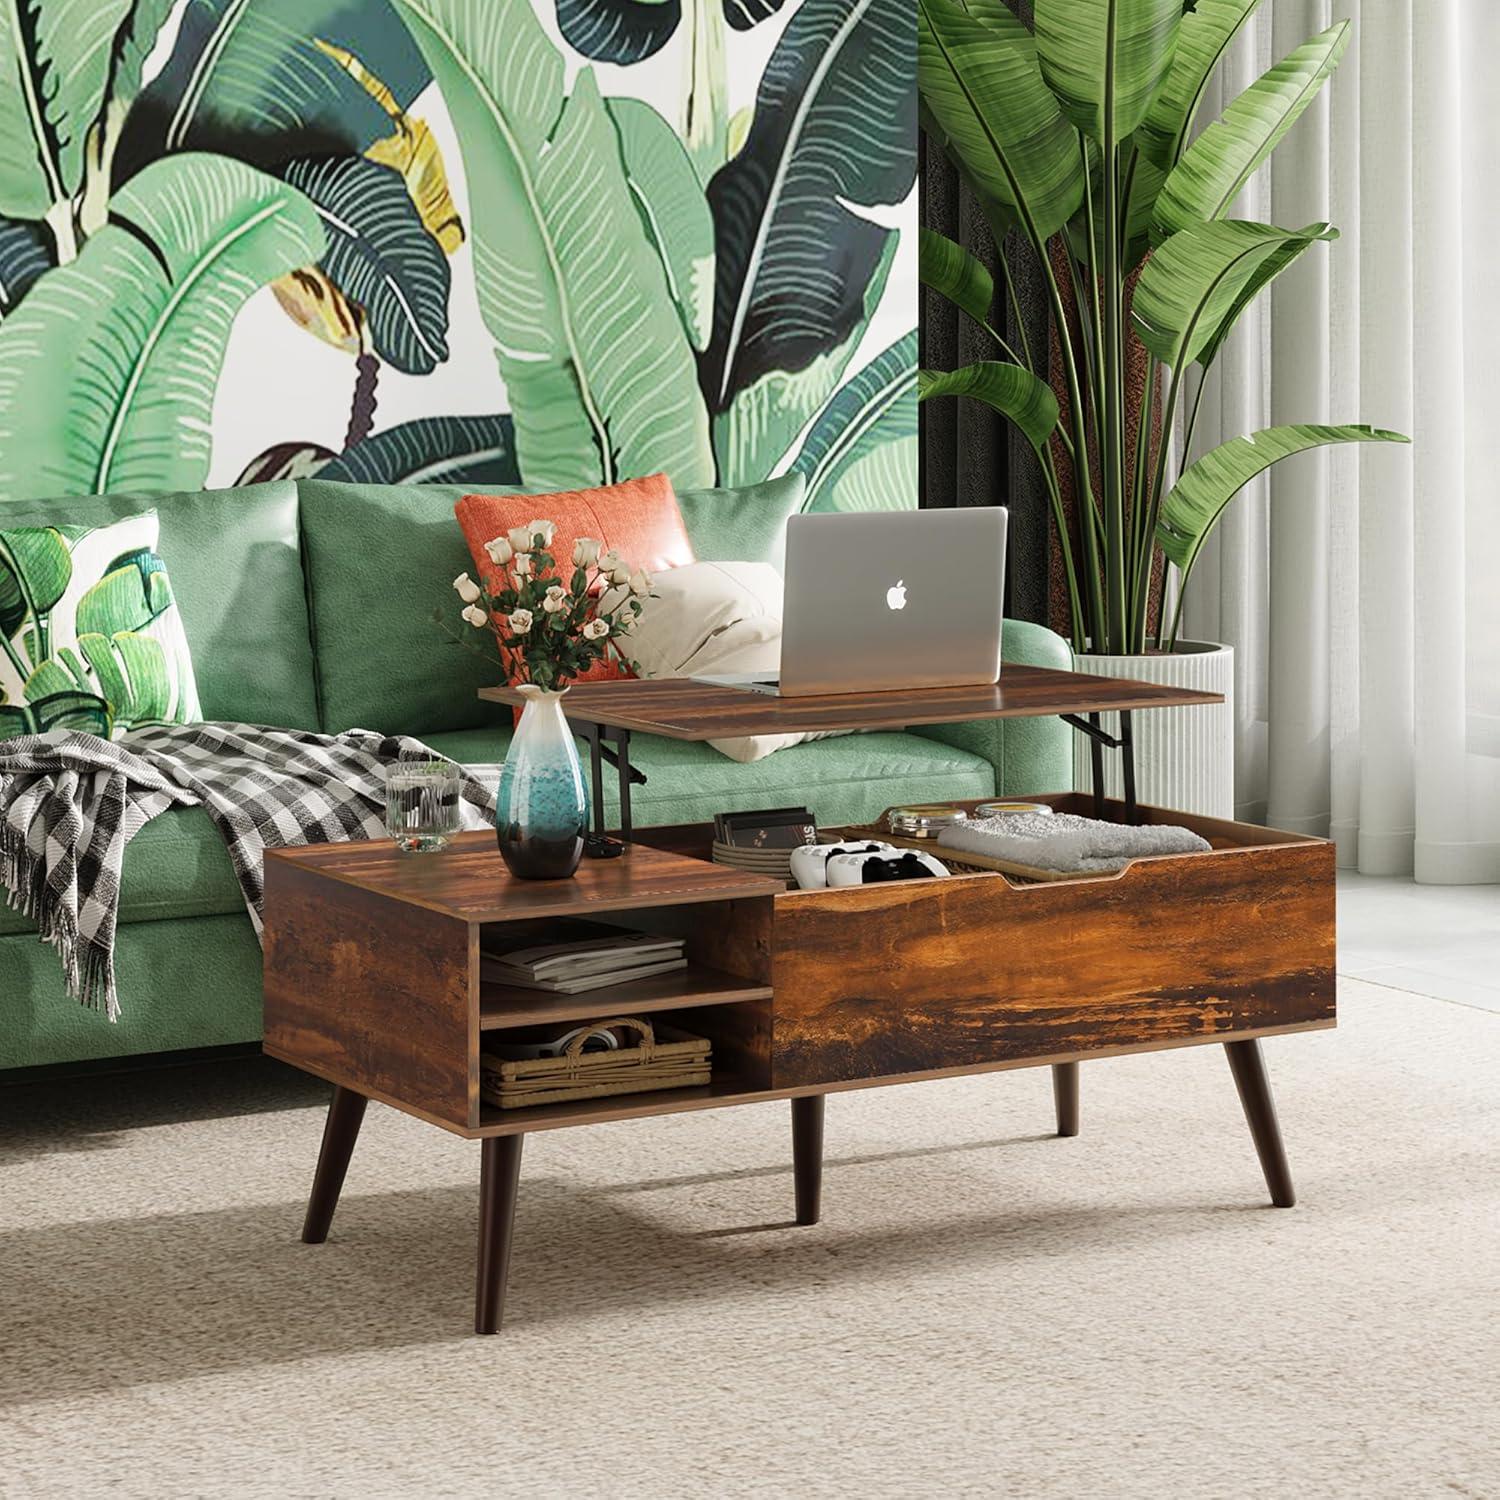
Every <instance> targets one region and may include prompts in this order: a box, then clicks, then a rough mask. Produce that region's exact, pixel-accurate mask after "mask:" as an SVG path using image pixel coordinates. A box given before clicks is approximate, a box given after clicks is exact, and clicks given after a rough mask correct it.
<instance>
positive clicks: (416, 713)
mask: <svg viewBox="0 0 1500 1500" xmlns="http://www.w3.org/2000/svg"><path fill="white" fill-rule="evenodd" d="M484 488H485V491H486V493H491V494H495V493H506V492H505V491H504V490H502V489H496V488H495V487H491V486H486V487H484ZM297 489H298V492H299V496H300V510H301V518H302V542H303V552H304V561H305V566H306V568H307V586H308V599H309V607H310V610H311V613H312V626H313V643H314V649H315V651H316V653H317V662H318V684H319V698H320V702H321V706H322V727H323V729H324V731H325V732H326V733H329V734H338V733H339V732H341V731H342V730H345V729H354V728H359V729H377V730H380V731H381V732H382V733H385V734H429V733H437V732H439V731H441V730H448V729H475V728H479V727H482V726H485V725H488V724H496V725H499V724H504V725H509V723H510V710H509V709H507V708H503V707H501V706H499V705H496V704H489V703H483V702H481V701H480V699H479V697H478V692H479V689H480V688H482V687H487V686H490V685H492V684H494V683H496V682H498V681H499V680H500V678H501V676H502V675H503V674H502V673H501V671H500V668H499V667H498V666H497V665H496V664H495V663H494V662H493V661H489V662H487V661H485V660H484V659H483V658H481V657H479V656H476V655H474V654H473V653H472V652H470V651H468V650H466V649H465V648H464V647H462V646H459V645H456V644H454V642H453V640H452V637H451V636H448V635H445V634H444V633H443V631H442V630H441V629H440V627H439V626H438V624H437V622H436V621H434V619H433V612H434V611H435V610H438V609H441V610H442V611H443V614H444V617H445V619H446V622H447V624H448V627H449V628H450V629H457V630H460V631H468V634H469V635H471V636H476V639H475V644H476V645H477V644H480V643H479V642H478V640H477V634H476V632H474V631H471V630H468V627H467V626H463V625H461V624H460V623H459V620H458V609H459V604H458V595H457V594H455V593H454V592H453V590H452V588H451V587H450V586H449V585H450V584H451V583H452V581H453V580H454V579H455V578H457V577H458V575H459V574H460V573H464V572H472V571H473V563H472V561H471V560H470V558H469V549H468V547H467V546H466V545H465V543H464V535H463V532H462V531H460V530H459V528H458V522H457V520H456V519H455V518H454V515H453V507H454V505H455V504H457V502H458V501H459V500H460V499H462V498H463V496H465V495H467V494H470V493H471V492H472V491H473V490H474V489H475V486H474V485H458V484H341V483H335V482H332V481H329V480H323V479H299V480H298V481H297Z"/></svg>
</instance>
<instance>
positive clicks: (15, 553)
mask: <svg viewBox="0 0 1500 1500" xmlns="http://www.w3.org/2000/svg"><path fill="white" fill-rule="evenodd" d="M72 577H73V554H72V552H71V551H70V549H69V547H68V533H67V532H64V531H63V530H61V529H60V528H58V527H56V526H18V527H15V528H13V529H12V530H10V531H5V532H0V636H4V637H5V639H6V640H9V639H11V638H12V637H13V636H14V635H15V634H16V632H17V631H18V630H20V629H21V627H22V626H23V625H24V624H25V623H26V622H27V621H28V620H30V621H32V622H33V624H35V623H36V622H38V621H39V620H40V617H41V616H43V615H45V614H46V613H47V611H48V610H50V609H51V608H52V607H53V605H55V604H56V603H57V601H58V600H59V599H61V598H62V596H63V594H64V593H65V592H66V591H67V587H68V583H69V581H70V580H71V579H72Z"/></svg>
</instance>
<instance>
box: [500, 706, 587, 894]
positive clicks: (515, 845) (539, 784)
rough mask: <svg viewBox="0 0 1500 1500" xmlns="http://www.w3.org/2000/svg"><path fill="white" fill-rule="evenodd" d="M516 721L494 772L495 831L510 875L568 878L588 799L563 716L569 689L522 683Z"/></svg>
mask: <svg viewBox="0 0 1500 1500" xmlns="http://www.w3.org/2000/svg"><path fill="white" fill-rule="evenodd" d="M518 691H519V692H520V694H521V696H522V697H523V698H524V699H525V700H526V706H525V708H523V709H522V710H521V722H520V724H519V725H518V726H517V727H516V735H515V738H514V739H513V740H512V741H511V742H510V750H509V752H508V753H507V754H506V757H505V766H504V768H503V769H502V770H501V772H500V791H499V794H498V796H497V797H496V799H495V834H496V837H497V838H498V839H499V841H500V853H501V854H502V855H503V856H504V858H505V863H506V864H507V865H508V866H509V867H510V872H511V874H512V875H517V876H519V877H520V878H521V879H523V880H566V879H567V878H568V877H569V876H570V875H572V874H573V872H574V871H575V870H576V869H577V868H578V861H579V860H580V859H581V858H582V857H583V838H584V834H585V832H586V831H587V829H588V822H589V799H588V792H587V790H586V788H585V786H584V780H583V768H582V767H581V766H580V765H579V764H578V747H577V746H576V745H575V744H574V742H573V733H572V731H571V730H570V729H569V728H568V721H567V720H566V719H565V718H564V717H563V711H562V700H563V694H564V693H566V692H567V689H566V688H563V689H562V691H561V692H549V691H548V690H547V689H545V688H539V687H535V686H533V685H532V684H531V683H529V682H528V683H523V684H522V685H521V686H520V688H519V690H518Z"/></svg>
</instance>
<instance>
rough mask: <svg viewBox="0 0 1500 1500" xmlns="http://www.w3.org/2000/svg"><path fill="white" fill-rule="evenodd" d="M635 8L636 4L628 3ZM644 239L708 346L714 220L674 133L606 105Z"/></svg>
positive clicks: (635, 108) (625, 106)
mask: <svg viewBox="0 0 1500 1500" xmlns="http://www.w3.org/2000/svg"><path fill="white" fill-rule="evenodd" d="M630 3H631V4H636V0H630ZM604 107H605V108H606V109H607V110H608V111H609V117H610V119H611V120H612V121H613V122H614V127H615V130H616V132H617V133H618V134H619V137H620V155H621V157H622V158H623V160H624V163H625V176H626V179H627V180H628V182H629V183H630V195H631V197H632V198H633V199H634V200H635V207H636V212H637V213H638V214H639V215H640V217H641V223H642V224H643V225H644V226H645V230H646V238H647V239H648V240H650V241H651V243H652V245H653V246H654V247H655V248H656V253H657V255H659V256H660V257H661V264H662V269H663V270H664V271H665V272H666V274H667V288H668V290H669V291H670V292H671V294H672V300H673V301H674V302H675V303H676V304H677V311H678V313H679V314H680V315H681V317H682V323H683V327H684V328H686V329H687V335H688V342H689V343H690V344H692V346H693V348H695V349H703V348H706V347H707V345H708V336H709V329H710V326H711V322H712V319H713V310H714V216H713V214H712V212H711V211H710V209H709V206H708V201H707V200H706V199H705V198H704V196H703V188H702V185H701V184H700V183H699V181H698V173H697V171H696V170H695V169H694V167H693V160H692V158H691V157H690V156H689V155H688V153H687V148H686V147H685V146H684V145H683V144H682V142H681V141H680V140H679V139H678V137H677V132H676V131H675V130H673V129H672V127H671V126H670V125H669V124H667V122H666V121H665V120H664V119H662V117H661V116H660V115H659V114H657V112H656V111H655V110H654V109H652V107H651V106H650V105H649V104H646V103H644V102H643V101H642V100H640V99H607V100H606V101H605V106H604Z"/></svg>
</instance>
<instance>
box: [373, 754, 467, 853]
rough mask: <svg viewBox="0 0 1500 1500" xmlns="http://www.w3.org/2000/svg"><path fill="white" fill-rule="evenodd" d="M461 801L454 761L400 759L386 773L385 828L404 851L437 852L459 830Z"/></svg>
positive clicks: (444, 847)
mask: <svg viewBox="0 0 1500 1500" xmlns="http://www.w3.org/2000/svg"><path fill="white" fill-rule="evenodd" d="M458 801H459V770H458V767H457V766H456V765H454V764H453V762H452V761H447V760H403V761H399V762H398V763H397V764H396V765H394V766H391V767H390V768H389V769H388V770H387V771H386V773H385V831H386V832H387V833H388V834H390V836H391V837H392V838H393V839H395V841H396V847H397V848H398V849H399V850H400V851H401V852H402V853H403V854H436V853H437V852H438V851H439V850H442V849H446V848H447V847H448V841H449V840H450V839H451V838H452V837H453V835H454V834H455V833H457V832H458V824H459V818H458Z"/></svg>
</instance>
